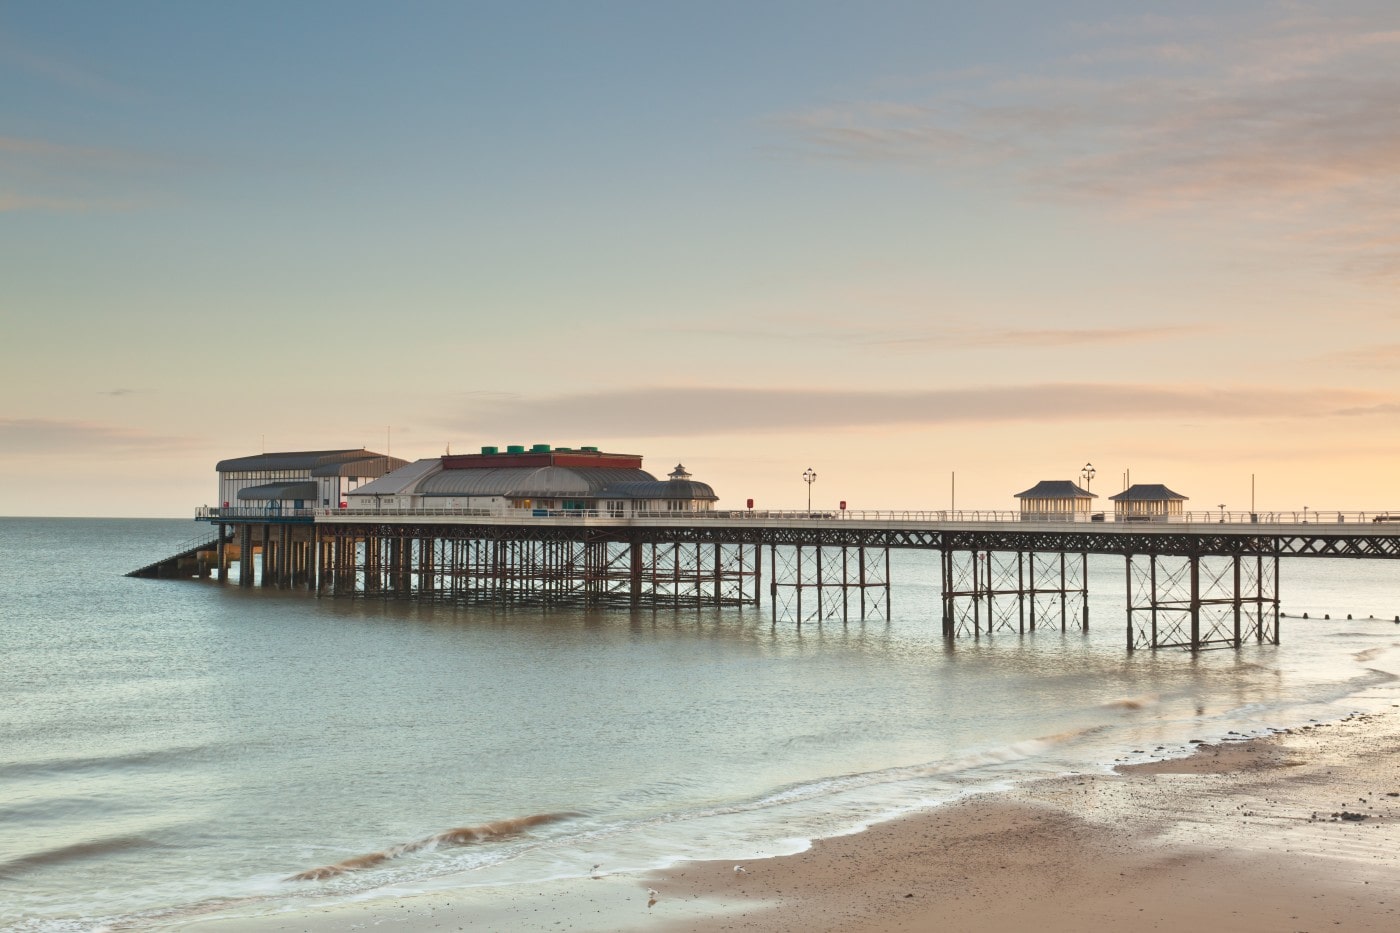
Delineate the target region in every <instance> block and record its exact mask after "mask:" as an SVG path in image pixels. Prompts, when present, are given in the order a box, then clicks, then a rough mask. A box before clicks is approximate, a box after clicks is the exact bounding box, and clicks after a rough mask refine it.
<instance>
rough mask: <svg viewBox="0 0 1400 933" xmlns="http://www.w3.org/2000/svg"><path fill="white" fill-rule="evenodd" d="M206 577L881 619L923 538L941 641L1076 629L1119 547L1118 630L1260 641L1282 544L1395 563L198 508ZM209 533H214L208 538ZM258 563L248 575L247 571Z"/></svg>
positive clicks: (512, 514)
mask: <svg viewBox="0 0 1400 933" xmlns="http://www.w3.org/2000/svg"><path fill="white" fill-rule="evenodd" d="M196 517H197V518H199V519H200V520H203V521H207V522H209V523H211V524H214V525H217V526H218V529H219V531H218V533H217V535H215V536H213V537H214V538H215V539H216V541H217V542H219V543H218V544H217V551H218V553H217V559H216V560H215V566H214V568H213V571H212V572H213V574H214V576H215V577H216V578H217V579H218V580H220V581H225V582H226V581H229V580H230V579H231V577H230V563H231V561H230V559H229V554H230V553H231V552H232V547H233V546H236V547H237V550H238V553H239V554H240V555H248V557H249V558H250V560H248V561H240V572H239V573H238V574H237V581H238V584H239V585H241V586H252V585H254V584H255V582H256V583H257V584H258V585H261V586H267V587H280V588H303V589H305V590H306V591H308V592H311V593H315V594H317V595H319V596H326V597H347V598H386V599H387V598H395V599H419V600H437V601H449V602H462V603H468V602H488V603H491V602H495V603H512V604H514V603H539V604H564V603H572V604H582V605H597V606H608V605H613V606H632V607H638V606H651V607H656V608H666V607H671V608H680V607H701V606H714V607H739V608H760V607H762V606H763V604H764V598H765V596H766V599H767V607H766V610H767V612H768V613H769V615H770V617H771V619H772V620H773V622H774V623H775V624H776V623H777V622H779V621H788V622H792V623H795V624H797V625H802V624H806V623H813V622H827V621H840V622H849V621H865V620H881V619H889V618H890V617H891V612H892V609H893V607H892V606H891V601H890V576H889V554H890V552H891V551H892V550H895V549H913V550H923V551H931V552H936V553H937V555H938V561H939V568H940V573H939V576H940V586H941V591H942V632H943V635H944V636H945V637H946V638H948V639H950V640H951V639H958V638H969V637H970V638H984V637H989V636H995V635H997V634H998V633H1014V634H1018V635H1020V634H1030V633H1033V632H1036V631H1041V630H1046V629H1049V630H1056V631H1062V632H1064V631H1087V630H1088V627H1089V623H1090V619H1089V604H1088V595H1089V590H1088V577H1087V573H1086V565H1087V559H1088V557H1089V555H1091V554H1093V555H1114V556H1116V557H1119V558H1121V559H1122V560H1123V566H1124V581H1125V584H1124V592H1125V597H1126V609H1127V613H1126V615H1127V627H1126V632H1125V636H1126V646H1127V649H1128V650H1129V651H1134V650H1137V649H1156V648H1184V649H1189V650H1200V649H1205V648H1224V647H1233V648H1239V647H1242V646H1243V645H1244V644H1246V643H1259V644H1278V642H1279V618H1280V612H1279V582H1280V567H1281V563H1282V562H1283V561H1284V559H1290V560H1291V559H1307V558H1319V557H1333V558H1354V559H1364V560H1395V559H1400V521H1392V520H1391V516H1390V514H1389V513H1388V512H1381V513H1366V512H1353V513H1319V512H1315V511H1313V512H1308V513H1301V514H1300V513H1263V514H1261V513H1225V512H1223V511H1221V512H1209V513H1181V514H1179V515H1172V516H1171V517H1170V518H1169V519H1163V520H1150V521H1146V520H1136V519H1130V520H1122V519H1117V520H1115V516H1112V515H1109V516H1104V515H1103V514H1102V513H1099V514H1095V515H1084V516H1083V519H1084V520H1077V519H1070V520H1055V519H1048V520H1037V519H1031V520H1027V518H1026V516H1025V515H1024V513H1021V512H1014V511H1013V512H989V511H978V512H918V511H879V512H873V511H845V510H841V511H835V512H825V511H822V512H809V511H757V510H751V509H744V510H729V511H724V510H713V511H697V512H688V513H682V514H674V513H664V512H657V513H647V512H635V513H631V514H628V515H627V516H626V517H617V516H616V515H614V514H612V513H610V512H609V511H608V510H600V509H520V508H504V509H474V508H393V507H376V508H310V509H291V510H287V509H282V510H278V511H276V513H275V514H274V513H271V512H270V511H268V510H263V509H249V508H238V507H235V508H230V509H216V508H205V509H201V510H200V511H199V513H198V515H197V516H196ZM225 542H227V543H225ZM253 561H257V563H258V567H257V571H258V572H257V573H253V572H244V570H243V568H244V567H248V569H249V570H251V569H252V567H251V565H252V562H253Z"/></svg>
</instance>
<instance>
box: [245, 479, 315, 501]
mask: <svg viewBox="0 0 1400 933" xmlns="http://www.w3.org/2000/svg"><path fill="white" fill-rule="evenodd" d="M315 498H316V484H315V483H309V482H306V481H304V480H303V481H302V482H299V483H298V482H290V483H264V484H263V485H261V486H245V487H243V488H242V489H240V490H238V500H239V501H240V502H249V501H253V500H258V499H269V500H277V501H289V500H293V499H315Z"/></svg>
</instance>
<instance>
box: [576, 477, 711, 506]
mask: <svg viewBox="0 0 1400 933" xmlns="http://www.w3.org/2000/svg"><path fill="white" fill-rule="evenodd" d="M599 495H600V496H601V497H602V498H605V499H690V500H700V501H705V502H717V501H719V496H717V495H715V491H714V488H713V487H711V486H710V484H709V483H700V482H696V481H695V480H691V479H672V480H653V481H652V482H649V483H646V482H642V483H616V484H613V485H611V486H608V487H607V488H606V489H604V490H603V491H602V492H601V493H600V494H599Z"/></svg>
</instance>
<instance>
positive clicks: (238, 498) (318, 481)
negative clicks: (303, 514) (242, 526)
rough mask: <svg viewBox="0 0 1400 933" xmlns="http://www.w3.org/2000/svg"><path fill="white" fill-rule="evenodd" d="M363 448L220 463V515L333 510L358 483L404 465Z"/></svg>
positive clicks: (285, 453) (309, 452)
mask: <svg viewBox="0 0 1400 933" xmlns="http://www.w3.org/2000/svg"><path fill="white" fill-rule="evenodd" d="M407 465H408V461H407V460H400V459H397V458H395V457H390V456H387V455H385V454H380V453H375V452H374V451H371V450H366V449H365V448H363V447H360V448H356V449H349V450H302V451H287V452H282V453H271V454H266V453H264V454H257V455H256V456H252V457H236V458H234V459H232V460H223V461H220V462H219V463H218V464H217V465H216V466H215V467H214V469H215V470H216V471H218V474H219V502H221V503H222V504H223V505H222V509H223V511H224V513H225V514H230V513H231V514H233V515H237V514H238V512H237V511H236V510H239V509H247V510H256V511H257V512H260V513H266V512H291V511H294V510H300V509H313V508H317V507H322V508H333V507H336V506H338V505H340V504H341V503H343V502H345V501H346V498H345V497H346V495H347V494H349V493H350V492H352V491H353V490H355V489H358V488H359V487H360V486H361V485H363V484H365V483H368V482H370V481H371V480H374V479H378V478H379V477H381V476H383V475H385V474H386V473H389V472H390V471H392V470H396V469H398V468H399V467H403V466H407Z"/></svg>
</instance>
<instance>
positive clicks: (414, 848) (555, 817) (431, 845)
mask: <svg viewBox="0 0 1400 933" xmlns="http://www.w3.org/2000/svg"><path fill="white" fill-rule="evenodd" d="M577 815H578V814H576V813H536V814H534V815H532V816H522V817H517V818H516V819H513V820H497V821H496V822H494V823H483V824H481V825H480V826H458V827H456V828H455V829H448V830H444V831H443V832H440V833H434V834H433V835H431V836H428V837H427V838H424V839H419V840H417V841H416V842H406V843H404V844H403V845H398V846H391V847H390V848H387V849H383V850H381V851H379V852H371V853H369V854H368V855H357V856H355V857H354V858H348V859H345V860H344V861H342V862H336V863H335V864H334V865H323V866H321V867H320V868H309V869H307V870H306V871H303V872H298V873H297V874H295V875H292V876H291V877H289V878H287V879H286V880H288V881H323V880H325V879H326V878H334V877H336V876H337V875H343V874H345V873H346V872H352V871H364V870H365V869H366V868H373V867H374V866H376V865H381V864H383V863H384V862H387V861H389V860H390V859H395V858H398V857H399V856H401V855H407V854H408V853H410V852H419V851H422V850H424V849H435V848H437V847H438V846H442V845H453V846H463V845H470V844H471V843H473V842H482V841H486V840H494V839H503V838H507V837H510V836H518V835H520V834H521V833H523V832H525V831H526V830H527V829H533V828H534V827H536V826H541V825H543V824H545V823H555V822H558V821H559V820H564V819H568V818H570V817H573V816H577Z"/></svg>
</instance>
